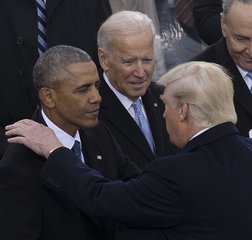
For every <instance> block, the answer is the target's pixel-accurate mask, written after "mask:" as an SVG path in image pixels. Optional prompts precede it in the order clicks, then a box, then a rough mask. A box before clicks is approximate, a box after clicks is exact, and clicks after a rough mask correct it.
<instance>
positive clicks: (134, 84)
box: [129, 80, 145, 86]
mask: <svg viewBox="0 0 252 240" xmlns="http://www.w3.org/2000/svg"><path fill="white" fill-rule="evenodd" d="M144 83H145V80H142V81H135V82H130V83H129V84H131V85H133V86H141V85H143V84H144Z"/></svg>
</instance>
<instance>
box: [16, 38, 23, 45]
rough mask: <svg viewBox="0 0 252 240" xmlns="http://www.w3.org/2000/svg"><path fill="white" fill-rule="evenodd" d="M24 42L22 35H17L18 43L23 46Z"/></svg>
mask: <svg viewBox="0 0 252 240" xmlns="http://www.w3.org/2000/svg"><path fill="white" fill-rule="evenodd" d="M23 44H24V40H23V38H22V37H17V45H19V46H22V45H23Z"/></svg>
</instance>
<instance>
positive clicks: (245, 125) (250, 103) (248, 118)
mask: <svg viewBox="0 0 252 240" xmlns="http://www.w3.org/2000/svg"><path fill="white" fill-rule="evenodd" d="M192 60H196V61H206V62H213V63H218V64H220V65H221V66H223V67H224V68H226V69H227V71H228V72H229V73H230V75H231V77H232V80H233V86H234V105H235V110H236V113H237V116H238V121H237V124H236V127H237V128H238V130H239V132H240V134H241V135H243V136H245V137H248V136H249V135H248V133H249V131H250V130H251V129H252V94H251V93H250V91H249V89H248V87H247V85H246V83H245V81H244V79H243V77H242V76H241V74H240V72H239V70H238V68H237V67H236V65H235V63H234V61H233V59H232V58H231V56H230V54H229V52H228V49H227V46H226V40H225V38H222V39H221V40H220V41H219V42H217V43H216V44H214V45H212V46H210V47H208V48H207V49H206V50H205V51H203V52H202V53H200V54H199V55H197V56H196V57H194V58H193V59H192Z"/></svg>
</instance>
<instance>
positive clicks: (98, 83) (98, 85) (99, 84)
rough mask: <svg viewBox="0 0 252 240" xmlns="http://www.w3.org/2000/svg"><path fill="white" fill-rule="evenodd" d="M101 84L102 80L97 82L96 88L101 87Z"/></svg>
mask: <svg viewBox="0 0 252 240" xmlns="http://www.w3.org/2000/svg"><path fill="white" fill-rule="evenodd" d="M100 86H101V82H100V81H99V82H96V83H95V88H96V89H99V87H100Z"/></svg>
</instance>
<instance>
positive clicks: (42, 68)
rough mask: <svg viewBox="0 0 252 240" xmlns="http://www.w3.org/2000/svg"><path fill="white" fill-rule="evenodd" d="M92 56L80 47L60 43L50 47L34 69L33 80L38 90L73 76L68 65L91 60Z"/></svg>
mask: <svg viewBox="0 0 252 240" xmlns="http://www.w3.org/2000/svg"><path fill="white" fill-rule="evenodd" d="M90 61H91V57H90V56H89V55H88V54H87V53H86V52H84V51H82V50H81V49H79V48H76V47H72V46H67V45H58V46H54V47H51V48H49V49H48V50H47V51H46V52H45V53H43V54H42V55H41V56H40V57H39V59H38V60H37V62H36V64H35V66H34V69H33V81H34V85H35V87H36V89H37V90H39V89H41V88H42V87H52V86H55V85H57V84H59V83H61V82H62V81H64V80H66V79H69V78H71V77H72V76H71V73H70V72H69V71H68V69H67V67H68V66H69V65H71V64H74V63H78V62H90Z"/></svg>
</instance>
